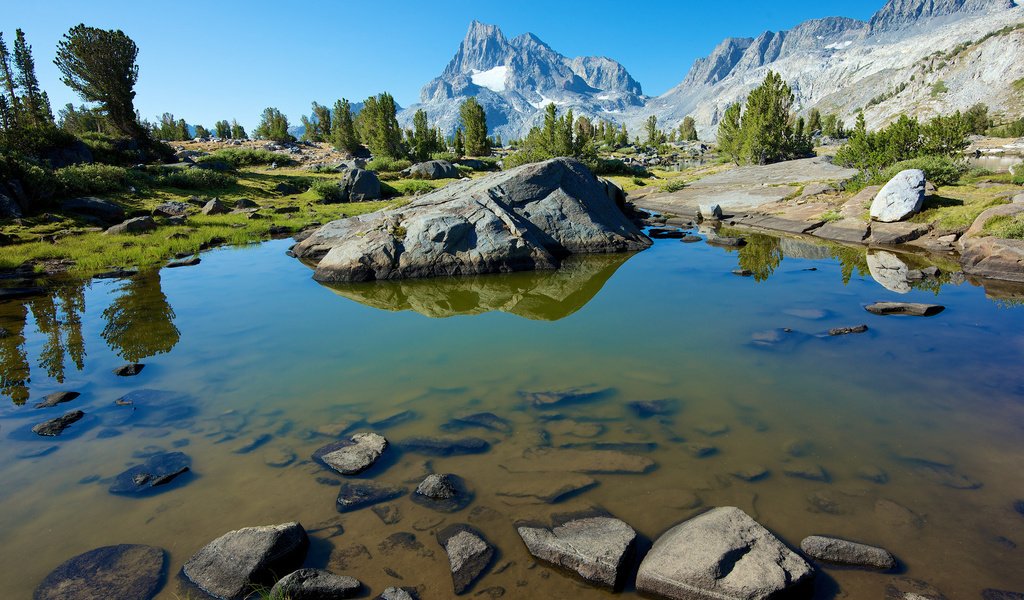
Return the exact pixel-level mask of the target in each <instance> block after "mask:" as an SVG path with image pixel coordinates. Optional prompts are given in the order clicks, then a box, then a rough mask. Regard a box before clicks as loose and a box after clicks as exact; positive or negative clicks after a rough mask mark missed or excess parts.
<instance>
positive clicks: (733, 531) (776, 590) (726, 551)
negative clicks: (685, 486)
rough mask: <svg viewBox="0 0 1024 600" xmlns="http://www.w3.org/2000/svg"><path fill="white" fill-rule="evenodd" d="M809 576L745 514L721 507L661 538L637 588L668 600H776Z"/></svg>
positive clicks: (789, 552) (810, 573)
mask: <svg viewBox="0 0 1024 600" xmlns="http://www.w3.org/2000/svg"><path fill="white" fill-rule="evenodd" d="M813 574H814V570H813V568H812V567H811V566H810V565H809V564H807V562H806V561H805V560H804V559H802V558H800V556H799V555H797V554H796V553H795V552H793V551H792V550H790V549H789V548H788V547H786V545H785V544H783V543H782V542H781V541H779V539H778V538H776V537H775V536H774V535H772V534H771V532H769V531H768V530H767V529H765V528H764V527H762V526H761V525H760V524H759V523H758V522H757V521H755V520H754V519H752V518H751V517H750V516H749V515H747V513H745V512H743V511H742V510H740V509H738V508H735V507H721V508H715V509H713V510H710V511H708V512H706V513H704V514H702V515H700V516H698V517H694V518H693V519H690V520H689V521H684V522H683V523H680V524H679V525H676V526H675V527H673V528H672V529H669V530H668V531H667V532H665V533H664V534H662V536H661V537H659V538H658V540H657V541H656V542H655V543H654V547H653V548H651V551H650V552H649V553H648V554H647V556H646V557H645V558H644V560H643V562H642V563H641V564H640V570H639V572H638V573H637V577H636V588H637V590H638V591H640V592H644V593H648V594H652V595H654V596H657V597H661V598H670V599H672V600H705V599H707V598H775V597H779V596H781V595H782V594H785V593H789V592H792V591H794V589H795V588H797V587H798V586H801V585H802V584H804V583H805V582H807V581H808V580H809V579H810V578H811V577H812V576H813Z"/></svg>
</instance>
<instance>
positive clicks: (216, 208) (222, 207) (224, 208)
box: [201, 198, 231, 216]
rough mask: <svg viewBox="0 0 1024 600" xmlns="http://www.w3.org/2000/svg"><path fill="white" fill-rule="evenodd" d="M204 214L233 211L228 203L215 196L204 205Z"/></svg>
mask: <svg viewBox="0 0 1024 600" xmlns="http://www.w3.org/2000/svg"><path fill="white" fill-rule="evenodd" d="M201 212H202V213H203V214H204V215H208V216H209V215H226V214H228V213H229V212H231V208H230V207H229V206H228V205H227V204H224V203H223V202H221V201H220V200H218V199H217V198H214V199H213V200H210V201H209V202H207V203H206V204H204V205H203V208H202V211H201Z"/></svg>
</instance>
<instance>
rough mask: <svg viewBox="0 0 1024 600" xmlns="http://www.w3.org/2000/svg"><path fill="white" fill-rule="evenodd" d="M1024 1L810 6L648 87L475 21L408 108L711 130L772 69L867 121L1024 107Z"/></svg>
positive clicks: (617, 69)
mask: <svg viewBox="0 0 1024 600" xmlns="http://www.w3.org/2000/svg"><path fill="white" fill-rule="evenodd" d="M1022 56H1024V8H1021V7H1019V6H1017V5H1016V3H1015V2H1014V1H1013V0H889V2H888V3H887V4H886V5H885V6H883V7H882V8H881V9H880V10H879V11H878V12H877V13H875V15H874V16H873V17H872V18H871V19H870V20H869V21H867V22H865V21H858V20H856V19H849V18H845V17H828V18H824V19H812V20H809V21H806V22H804V23H801V24H800V25H797V26H796V27H794V28H793V29H790V30H788V31H779V32H772V31H766V32H764V33H762V34H761V35H759V36H757V37H756V38H728V39H726V40H724V41H723V42H722V43H721V44H719V45H718V46H717V47H716V48H715V49H714V50H713V51H712V52H711V54H710V55H709V56H707V57H705V58H700V59H697V60H696V61H695V62H694V64H693V66H692V68H691V69H690V71H689V72H688V74H687V75H686V77H685V78H684V79H683V81H682V82H681V83H680V84H679V85H678V86H676V87H674V88H672V89H671V90H669V91H668V92H666V93H665V94H663V95H661V96H658V97H656V98H650V97H646V96H644V95H643V92H642V90H641V86H640V84H639V83H638V82H637V81H636V80H634V79H633V78H632V77H631V76H630V75H629V73H628V72H627V71H626V69H625V68H624V67H623V66H622V65H621V64H619V63H617V62H615V61H614V60H612V59H609V58H603V57H581V58H575V59H570V58H567V57H565V56H563V55H561V54H559V53H558V52H556V51H554V50H553V49H552V48H551V47H550V46H548V45H547V44H545V43H544V42H542V41H541V40H540V39H538V38H537V37H536V36H534V35H533V34H529V33H527V34H523V35H520V36H518V37H516V38H513V39H511V40H508V39H506V38H505V36H504V35H503V34H502V32H501V30H499V29H498V28H497V27H495V26H493V25H484V24H482V23H479V22H476V21H474V22H473V23H472V24H471V25H470V28H469V31H468V32H467V34H466V38H465V39H464V40H463V41H462V44H461V45H460V46H459V50H458V52H457V53H456V54H455V56H454V57H453V58H452V60H451V62H450V63H449V64H448V66H447V67H446V68H445V70H444V72H443V73H442V74H441V76H440V77H438V78H436V79H434V80H433V81H431V82H429V83H428V84H427V85H425V86H424V87H423V89H422V92H421V100H422V103H421V104H418V105H414V106H412V107H410V108H409V109H407V110H405V111H403V112H402V113H401V114H400V116H399V120H400V121H401V122H403V124H408V123H411V121H412V115H413V113H414V112H415V110H416V109H419V108H423V109H425V110H426V111H427V113H428V115H429V117H430V119H431V120H432V121H435V122H438V123H439V124H440V126H441V127H442V129H443V130H444V131H447V132H449V133H450V132H453V131H454V130H455V128H456V127H457V126H458V122H459V117H458V106H459V104H460V103H461V102H462V101H463V100H464V99H465V98H467V97H469V96H476V97H477V99H478V100H479V101H480V102H481V104H483V106H484V108H485V110H486V111H487V118H488V124H489V125H490V127H491V130H492V132H493V133H498V134H500V135H501V136H502V137H503V138H505V139H510V138H518V137H522V136H524V135H525V134H526V132H527V131H529V128H530V127H531V126H532V125H534V124H536V123H537V122H538V121H539V120H540V118H541V113H542V110H543V107H544V106H545V105H546V104H548V103H549V102H554V103H555V104H556V105H557V106H558V108H559V111H560V112H564V111H565V110H567V109H570V108H571V109H572V110H573V111H575V112H576V113H577V114H583V115H587V116H588V117H591V118H596V119H607V120H609V121H612V122H615V123H625V124H626V125H627V126H628V127H629V128H630V130H631V131H634V132H637V131H639V130H640V128H641V127H642V123H643V122H644V120H645V119H647V117H648V116H650V115H652V114H653V115H656V116H657V117H658V121H659V123H660V124H661V126H662V128H663V129H668V128H671V127H675V126H676V125H678V124H679V123H680V122H682V120H683V118H684V117H686V116H687V115H692V116H693V117H694V118H695V119H696V121H697V126H698V130H699V131H700V134H701V137H702V138H705V139H710V138H712V137H713V136H714V132H715V130H716V129H717V125H718V121H719V118H720V116H721V115H722V113H723V112H724V111H725V108H726V107H727V106H728V105H729V104H731V103H733V102H739V101H743V100H744V99H745V98H746V95H747V94H748V93H749V92H750V90H751V89H753V88H754V87H755V86H757V85H758V84H759V83H760V82H761V81H762V80H763V79H764V76H765V74H766V73H767V71H768V70H769V69H771V70H774V71H777V72H779V73H780V74H781V75H782V77H783V78H784V79H785V80H786V81H788V82H789V83H790V85H791V86H792V87H793V90H794V92H795V94H796V97H797V109H798V110H799V111H801V112H804V113H806V112H807V111H808V110H810V109H811V108H814V107H817V108H819V109H820V110H821V111H822V112H836V113H838V114H840V116H841V117H842V118H843V119H844V120H845V121H846V122H847V123H852V122H853V120H854V115H855V114H856V112H857V111H858V110H861V109H863V110H864V112H865V117H866V118H867V121H868V126H869V127H877V126H881V125H884V124H885V123H887V122H889V121H890V120H892V119H893V118H895V117H896V116H897V115H899V114H901V113H908V114H916V115H919V116H921V117H928V116H931V115H934V114H939V113H947V112H952V111H955V110H964V109H966V108H969V107H970V106H971V105H973V104H975V103H977V102H984V103H986V104H988V105H989V106H990V107H991V108H992V110H993V111H994V112H996V113H1003V114H1007V115H1012V116H1015V115H1019V114H1020V112H1021V111H1022V110H1024V91H1022V89H1021V88H1022V86H1024V83H1022V80H1024V60H1021V57H1022Z"/></svg>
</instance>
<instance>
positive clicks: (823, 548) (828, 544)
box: [800, 535, 896, 571]
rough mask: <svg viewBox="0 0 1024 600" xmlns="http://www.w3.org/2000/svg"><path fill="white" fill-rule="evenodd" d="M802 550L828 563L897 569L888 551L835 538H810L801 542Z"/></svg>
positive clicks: (818, 536) (819, 536) (884, 569)
mask: <svg viewBox="0 0 1024 600" xmlns="http://www.w3.org/2000/svg"><path fill="white" fill-rule="evenodd" d="M800 549H801V550H803V551H804V553H806V554H807V555H808V556H810V557H812V558H816V559H818V560H823V561H826V562H832V563H838V564H842V565H851V566H856V567H867V568H869V569H880V570H883V571H888V570H890V569H895V568H896V558H895V557H894V556H893V555H892V554H891V553H890V552H889V551H888V550H886V549H884V548H878V547H876V546H868V545H866V544H860V543H857V542H851V541H848V540H843V539H840V538H835V537H829V536H823V535H812V536H808V537H806V538H804V540H803V541H802V542H800Z"/></svg>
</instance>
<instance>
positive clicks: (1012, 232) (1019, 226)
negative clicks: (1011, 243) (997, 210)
mask: <svg viewBox="0 0 1024 600" xmlns="http://www.w3.org/2000/svg"><path fill="white" fill-rule="evenodd" d="M983 231H984V232H985V233H986V234H988V235H991V236H994V237H998V238H1004V239H1008V240H1024V215H1019V214H1018V215H1013V216H1010V215H999V216H998V217H992V218H991V219H989V220H988V221H986V222H985V227H984V229H983Z"/></svg>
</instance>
